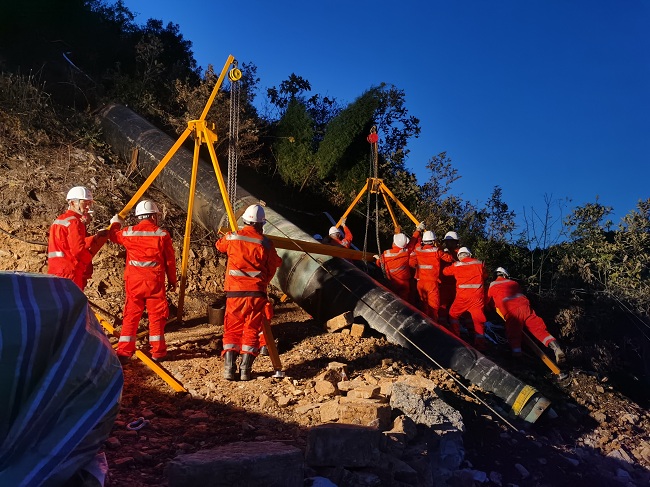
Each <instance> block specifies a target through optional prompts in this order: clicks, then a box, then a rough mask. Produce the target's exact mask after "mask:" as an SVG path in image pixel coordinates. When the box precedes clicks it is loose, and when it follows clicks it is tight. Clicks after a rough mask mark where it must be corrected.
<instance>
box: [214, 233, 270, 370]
mask: <svg viewBox="0 0 650 487" xmlns="http://www.w3.org/2000/svg"><path fill="white" fill-rule="evenodd" d="M215 246H216V247H217V250H218V251H219V252H221V253H224V254H226V255H227V256H228V264H227V266H226V280H225V283H224V291H225V292H226V312H225V314H224V327H223V328H224V329H223V352H222V355H223V354H225V353H226V352H228V351H231V350H232V351H235V352H237V353H239V352H241V353H249V354H251V355H253V356H255V357H256V356H257V355H258V354H259V350H260V342H259V335H260V332H261V331H262V320H263V319H268V318H269V317H271V316H273V312H272V309H269V308H270V306H271V303H270V302H269V301H268V298H267V295H266V288H267V286H268V285H269V282H271V279H272V278H273V276H274V275H275V271H276V270H277V269H278V267H280V265H281V264H282V259H280V256H278V253H277V252H276V250H275V246H274V245H273V242H271V241H270V240H269V239H268V238H266V237H265V236H264V235H262V234H260V233H258V232H257V230H255V227H254V226H252V225H246V226H244V228H242V229H241V230H239V231H237V232H236V233H233V232H229V233H227V234H226V235H225V236H223V237H222V238H220V239H219V240H217V242H216V244H215Z"/></svg>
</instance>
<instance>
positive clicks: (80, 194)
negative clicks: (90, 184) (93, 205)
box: [65, 186, 93, 201]
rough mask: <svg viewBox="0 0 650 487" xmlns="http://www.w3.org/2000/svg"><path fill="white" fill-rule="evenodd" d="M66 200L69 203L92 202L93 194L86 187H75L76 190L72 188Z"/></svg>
mask: <svg viewBox="0 0 650 487" xmlns="http://www.w3.org/2000/svg"><path fill="white" fill-rule="evenodd" d="M65 199H66V200H68V201H70V200H86V201H92V200H93V193H92V191H90V190H89V189H88V188H86V187H85V186H75V187H74V188H70V191H68V195H67V196H66V197H65Z"/></svg>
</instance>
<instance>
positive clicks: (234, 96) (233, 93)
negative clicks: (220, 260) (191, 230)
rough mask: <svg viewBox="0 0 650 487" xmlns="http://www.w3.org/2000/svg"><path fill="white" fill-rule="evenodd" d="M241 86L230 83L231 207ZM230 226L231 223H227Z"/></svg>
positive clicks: (233, 194)
mask: <svg viewBox="0 0 650 487" xmlns="http://www.w3.org/2000/svg"><path fill="white" fill-rule="evenodd" d="M240 93H241V85H240V83H239V81H232V80H231V81H230V130H229V134H228V183H227V190H228V198H229V199H230V205H231V206H232V205H234V203H235V201H236V200H237V158H238V151H237V147H238V144H239V103H240ZM227 223H228V224H230V222H227Z"/></svg>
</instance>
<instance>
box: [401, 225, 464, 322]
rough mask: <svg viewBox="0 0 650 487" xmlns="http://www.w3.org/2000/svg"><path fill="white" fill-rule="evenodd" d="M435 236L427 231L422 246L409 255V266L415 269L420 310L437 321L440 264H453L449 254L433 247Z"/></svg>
mask: <svg viewBox="0 0 650 487" xmlns="http://www.w3.org/2000/svg"><path fill="white" fill-rule="evenodd" d="M435 239H436V236H435V234H434V233H433V232H432V231H430V230H427V231H426V232H424V235H423V236H422V245H419V246H416V247H415V250H414V251H413V253H412V254H411V259H410V262H409V264H410V266H411V267H414V268H415V280H416V282H417V291H418V295H419V297H420V309H421V310H422V311H423V312H424V313H425V314H426V315H427V316H430V317H431V318H432V319H433V320H434V321H436V322H437V321H438V308H439V307H440V294H439V292H438V283H439V281H440V264H441V261H442V262H454V258H453V257H452V256H451V254H449V253H446V252H443V251H442V250H440V249H439V248H438V247H437V246H436V245H435Z"/></svg>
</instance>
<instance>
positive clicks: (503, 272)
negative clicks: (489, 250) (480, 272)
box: [497, 267, 510, 277]
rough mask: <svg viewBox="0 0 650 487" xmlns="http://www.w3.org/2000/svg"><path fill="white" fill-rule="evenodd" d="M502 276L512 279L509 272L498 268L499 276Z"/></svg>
mask: <svg viewBox="0 0 650 487" xmlns="http://www.w3.org/2000/svg"><path fill="white" fill-rule="evenodd" d="M498 274H502V275H504V276H506V277H510V274H509V273H508V271H507V270H505V269H504V268H503V267H497V275H498Z"/></svg>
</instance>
